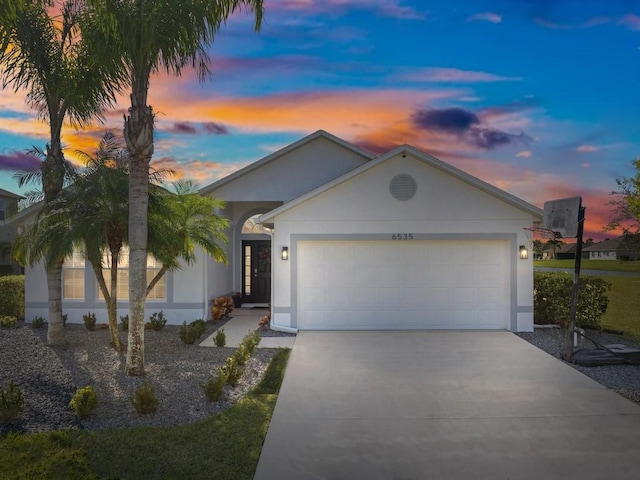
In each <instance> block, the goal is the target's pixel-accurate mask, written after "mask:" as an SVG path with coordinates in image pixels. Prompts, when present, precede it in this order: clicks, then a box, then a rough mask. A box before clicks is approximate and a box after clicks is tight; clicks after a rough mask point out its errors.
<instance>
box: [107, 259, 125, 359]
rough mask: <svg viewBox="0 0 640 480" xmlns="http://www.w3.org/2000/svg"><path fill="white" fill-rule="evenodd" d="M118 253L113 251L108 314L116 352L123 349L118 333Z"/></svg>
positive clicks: (112, 341)
mask: <svg viewBox="0 0 640 480" xmlns="http://www.w3.org/2000/svg"><path fill="white" fill-rule="evenodd" d="M117 312H118V253H117V252H116V254H115V255H114V253H113V252H111V291H110V295H109V299H108V300H107V315H108V317H109V333H110V334H111V343H112V344H113V348H114V349H115V350H116V352H121V351H122V342H121V341H120V336H119V335H118V318H117Z"/></svg>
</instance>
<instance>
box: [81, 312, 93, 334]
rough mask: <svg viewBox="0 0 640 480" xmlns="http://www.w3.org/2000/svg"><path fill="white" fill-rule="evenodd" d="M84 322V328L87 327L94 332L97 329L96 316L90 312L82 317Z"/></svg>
mask: <svg viewBox="0 0 640 480" xmlns="http://www.w3.org/2000/svg"><path fill="white" fill-rule="evenodd" d="M82 320H83V321H84V326H85V327H87V330H89V331H90V332H93V331H94V330H95V329H96V314H95V313H91V312H88V313H86V314H85V315H82Z"/></svg>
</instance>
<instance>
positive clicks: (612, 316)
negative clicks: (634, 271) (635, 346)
mask: <svg viewBox="0 0 640 480" xmlns="http://www.w3.org/2000/svg"><path fill="white" fill-rule="evenodd" d="M606 280H607V282H609V283H611V290H609V292H607V297H608V298H609V306H608V307H607V311H606V312H605V314H604V315H603V316H602V326H603V328H606V329H610V330H616V331H621V332H622V333H623V334H624V335H625V336H626V337H629V338H630V339H632V340H635V341H640V321H639V319H638V312H640V294H639V292H640V276H637V277H635V276H634V277H614V276H611V277H606Z"/></svg>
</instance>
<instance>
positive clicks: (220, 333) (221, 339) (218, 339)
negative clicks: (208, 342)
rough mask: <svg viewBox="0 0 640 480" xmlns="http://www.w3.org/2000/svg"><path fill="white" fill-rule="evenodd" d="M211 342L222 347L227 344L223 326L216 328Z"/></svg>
mask: <svg viewBox="0 0 640 480" xmlns="http://www.w3.org/2000/svg"><path fill="white" fill-rule="evenodd" d="M213 343H214V344H215V346H216V347H224V346H225V345H226V344H227V335H226V334H225V333H224V328H219V329H218V330H216V334H215V335H214V337H213Z"/></svg>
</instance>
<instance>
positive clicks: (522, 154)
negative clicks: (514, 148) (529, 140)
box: [516, 150, 532, 158]
mask: <svg viewBox="0 0 640 480" xmlns="http://www.w3.org/2000/svg"><path fill="white" fill-rule="evenodd" d="M531 155H532V152H531V150H523V151H521V152H518V153H516V157H521V158H530V157H531Z"/></svg>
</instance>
